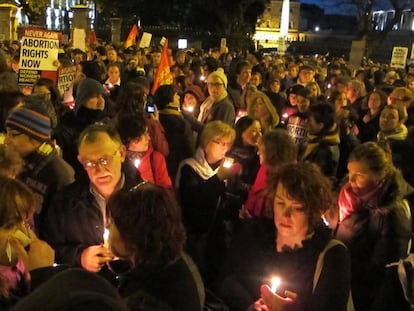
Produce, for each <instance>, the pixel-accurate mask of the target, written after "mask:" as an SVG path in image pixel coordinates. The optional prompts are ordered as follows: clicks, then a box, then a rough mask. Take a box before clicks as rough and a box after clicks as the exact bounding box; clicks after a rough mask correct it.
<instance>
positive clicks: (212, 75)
mask: <svg viewBox="0 0 414 311" xmlns="http://www.w3.org/2000/svg"><path fill="white" fill-rule="evenodd" d="M214 78H217V79H220V80H221V81H222V82H223V84H224V87H225V88H227V76H226V74H225V73H224V70H223V68H219V69H217V70H216V71H213V72H212V73H210V74H209V75H208V77H207V82H211V81H212V80H213V79H214Z"/></svg>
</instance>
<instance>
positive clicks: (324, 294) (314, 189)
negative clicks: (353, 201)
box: [221, 162, 350, 311]
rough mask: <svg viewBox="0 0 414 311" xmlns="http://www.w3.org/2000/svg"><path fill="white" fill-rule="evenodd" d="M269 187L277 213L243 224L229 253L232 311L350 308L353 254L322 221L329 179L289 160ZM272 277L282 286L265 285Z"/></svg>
mask: <svg viewBox="0 0 414 311" xmlns="http://www.w3.org/2000/svg"><path fill="white" fill-rule="evenodd" d="M268 190H269V199H270V200H271V201H272V205H273V217H272V218H271V219H270V220H265V219H262V220H260V221H248V222H246V224H245V225H244V226H245V227H244V228H242V231H241V232H240V235H239V236H238V237H237V238H236V240H235V243H234V245H233V248H232V249H231V251H230V254H229V261H228V270H227V272H229V273H228V274H227V277H226V278H225V279H224V281H223V283H222V286H221V294H222V297H223V298H224V300H225V301H226V303H228V304H229V306H230V309H231V310H246V309H247V308H248V307H249V305H252V304H253V303H254V310H261V311H263V310H265V311H274V310H278V311H280V310H309V311H316V310H343V311H345V310H347V305H348V301H349V297H350V296H349V294H350V260H349V254H348V251H347V249H346V248H345V246H344V245H343V244H342V243H341V242H339V241H337V240H334V239H332V237H331V233H330V230H329V228H327V227H326V225H325V224H324V222H323V220H322V214H323V213H324V212H325V211H326V210H327V209H329V208H331V206H332V204H334V198H333V194H332V193H331V191H330V182H329V179H328V178H326V177H325V176H324V175H323V174H322V173H321V171H320V170H319V168H318V167H317V166H316V165H315V164H312V163H309V162H303V163H298V164H295V163H293V164H292V163H290V164H285V165H282V166H281V167H280V168H279V170H278V174H277V175H275V176H273V178H271V179H269V181H268ZM321 257H322V258H323V262H321V261H322V259H321ZM317 267H318V268H317ZM274 276H277V277H278V278H279V280H280V284H279V287H278V288H277V289H275V288H273V289H272V290H271V289H270V287H269V286H267V285H263V284H269V285H270V279H271V278H272V277H274ZM258 297H261V298H260V299H259V300H256V299H257V298H258ZM255 300H256V302H255Z"/></svg>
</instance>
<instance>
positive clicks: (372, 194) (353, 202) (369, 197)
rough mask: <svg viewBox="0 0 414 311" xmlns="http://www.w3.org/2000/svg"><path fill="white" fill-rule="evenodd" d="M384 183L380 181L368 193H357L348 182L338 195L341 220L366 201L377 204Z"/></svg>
mask: <svg viewBox="0 0 414 311" xmlns="http://www.w3.org/2000/svg"><path fill="white" fill-rule="evenodd" d="M383 184H384V183H383V182H379V183H378V184H377V185H376V186H375V187H373V188H372V189H370V190H369V191H367V192H366V193H364V194H356V193H355V192H354V191H353V190H352V187H351V184H350V183H349V182H347V183H346V184H345V185H344V186H343V187H342V189H341V191H340V192H339V196H338V207H339V221H340V222H341V221H342V220H344V219H345V218H347V217H348V216H349V215H351V214H353V213H354V212H355V211H356V210H357V209H359V208H360V207H361V206H362V205H364V204H366V203H370V204H373V205H376V200H377V197H378V192H379V191H380V190H381V189H382V186H383Z"/></svg>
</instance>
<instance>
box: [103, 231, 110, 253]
mask: <svg viewBox="0 0 414 311" xmlns="http://www.w3.org/2000/svg"><path fill="white" fill-rule="evenodd" d="M103 240H104V246H105V247H106V248H108V247H109V230H108V229H105V230H104V234H103Z"/></svg>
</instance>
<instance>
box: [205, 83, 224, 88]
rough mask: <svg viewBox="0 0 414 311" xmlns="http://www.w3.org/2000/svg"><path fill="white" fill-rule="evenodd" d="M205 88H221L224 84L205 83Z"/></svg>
mask: <svg viewBox="0 0 414 311" xmlns="http://www.w3.org/2000/svg"><path fill="white" fill-rule="evenodd" d="M207 86H210V87H221V86H224V84H223V83H219V82H217V83H212V82H208V83H207Z"/></svg>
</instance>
